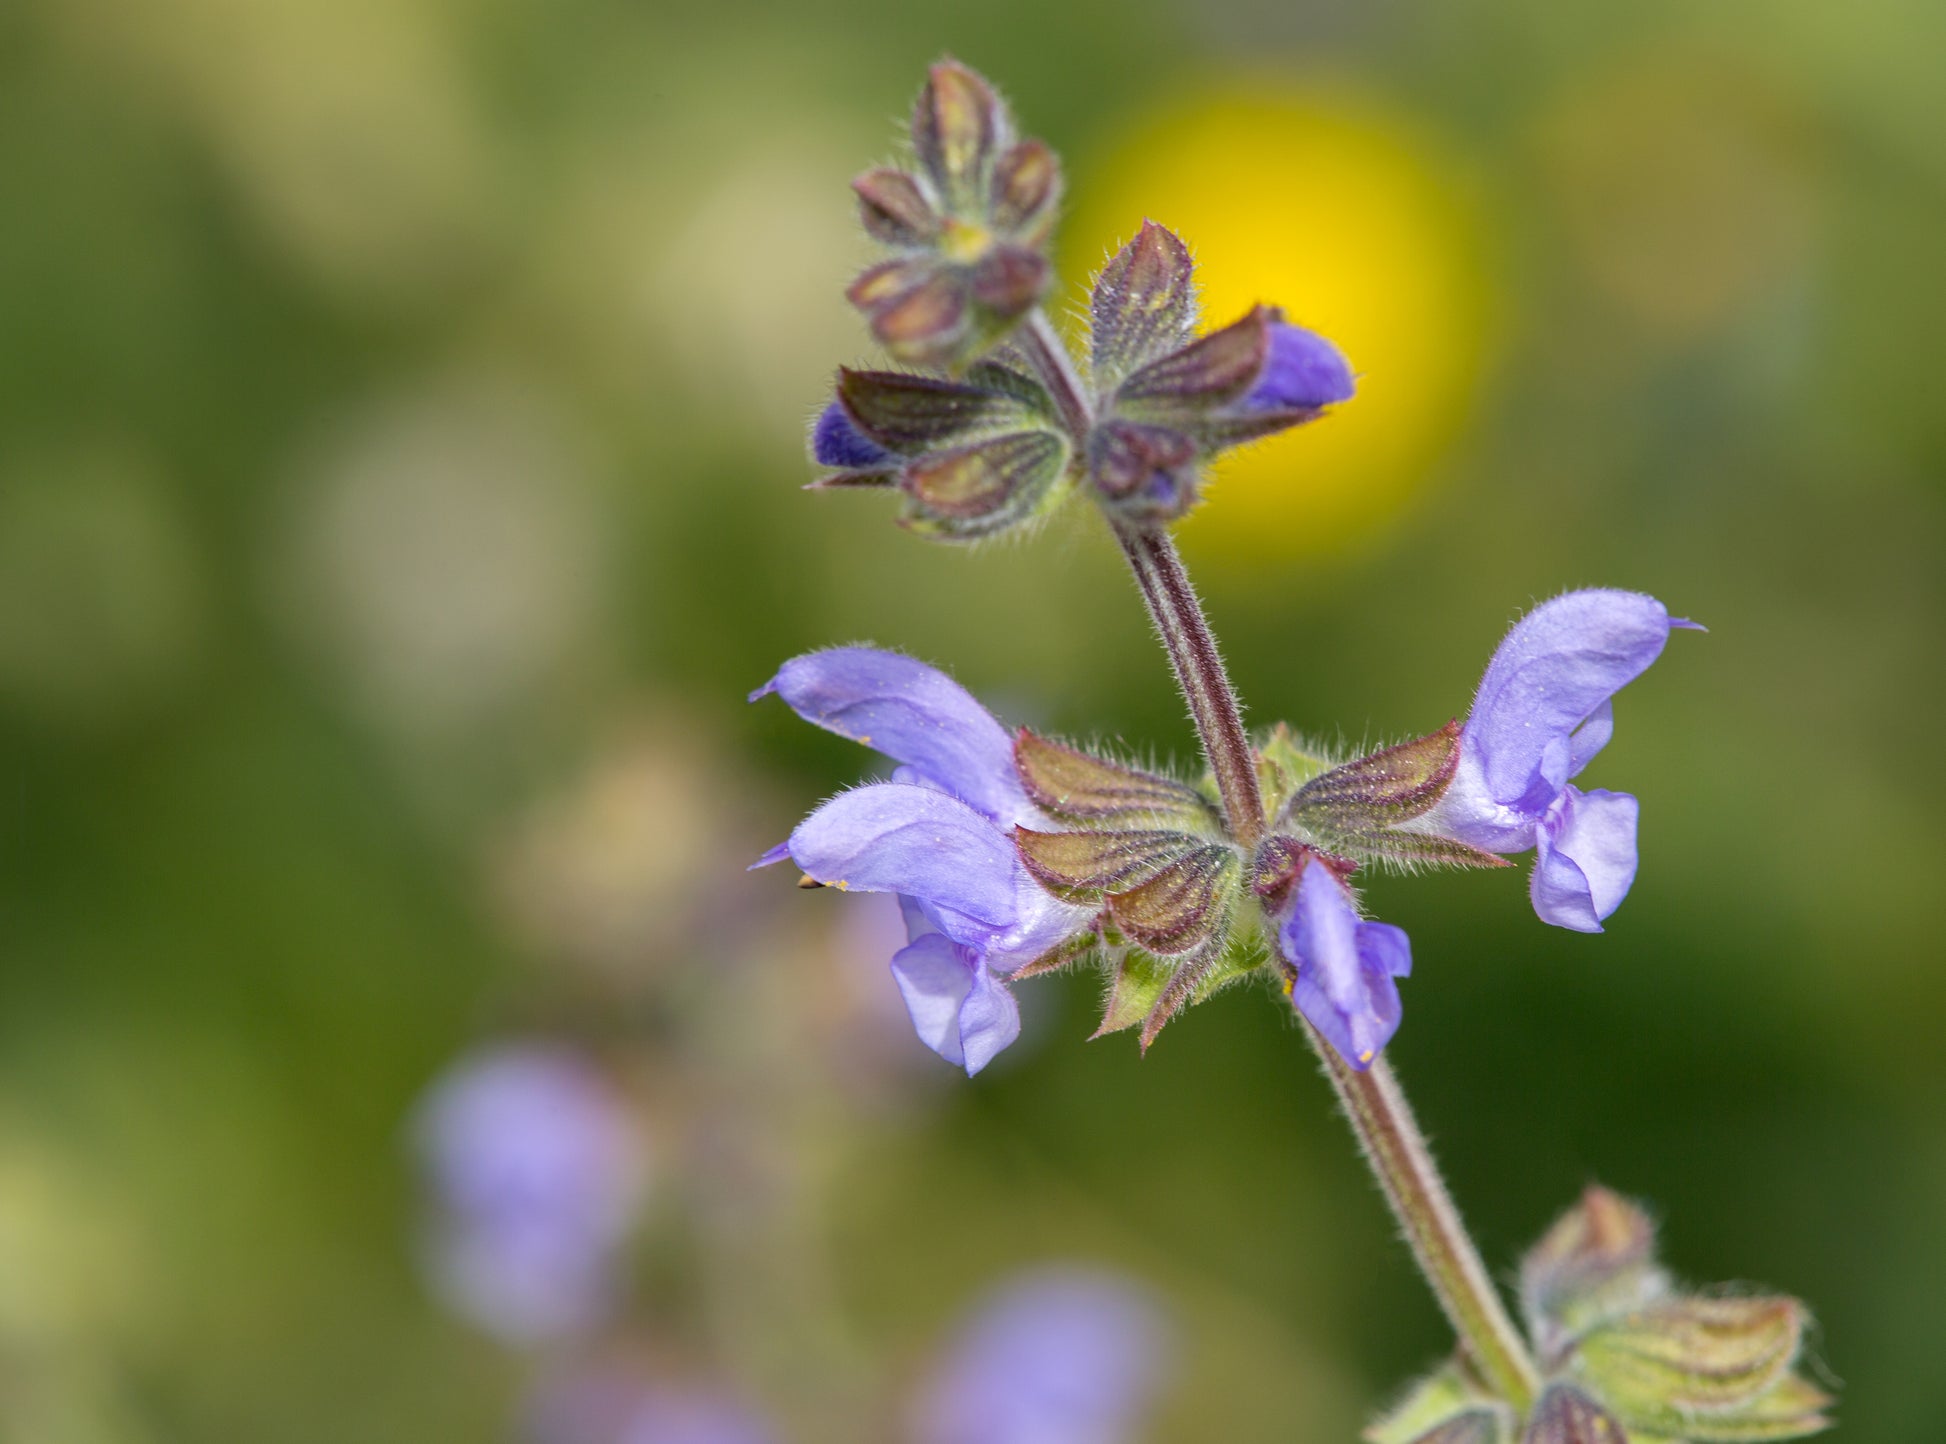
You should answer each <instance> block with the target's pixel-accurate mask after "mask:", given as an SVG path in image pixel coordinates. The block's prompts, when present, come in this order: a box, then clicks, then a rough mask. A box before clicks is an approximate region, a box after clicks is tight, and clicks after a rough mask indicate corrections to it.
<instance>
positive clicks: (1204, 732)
mask: <svg viewBox="0 0 1946 1444" xmlns="http://www.w3.org/2000/svg"><path fill="white" fill-rule="evenodd" d="M1115 538H1116V540H1117V541H1119V542H1120V543H1121V544H1122V552H1123V554H1124V555H1125V556H1127V557H1128V564H1129V566H1130V567H1131V568H1132V569H1133V570H1134V572H1135V580H1136V583H1137V585H1139V586H1140V587H1141V588H1142V600H1143V601H1145V602H1147V603H1148V604H1149V615H1150V616H1151V617H1152V618H1154V619H1155V629H1156V631H1157V632H1158V633H1159V634H1161V637H1162V645H1163V646H1164V648H1166V649H1167V651H1168V653H1169V661H1170V664H1171V665H1172V666H1174V667H1175V669H1176V682H1177V684H1178V685H1179V686H1180V687H1181V688H1182V695H1183V697H1184V699H1185V700H1186V701H1187V702H1188V703H1189V715H1190V718H1191V720H1192V721H1194V722H1195V724H1196V735H1197V736H1198V737H1200V738H1202V741H1203V755H1204V756H1205V757H1207V758H1208V759H1209V765H1210V770H1211V771H1213V772H1214V773H1215V774H1216V790H1217V792H1218V794H1219V795H1220V796H1221V797H1222V799H1223V817H1224V821H1225V822H1227V823H1228V824H1229V828H1230V836H1232V837H1234V838H1235V839H1236V840H1237V841H1238V842H1239V843H1241V844H1242V845H1243V846H1244V847H1245V848H1253V847H1255V846H1256V845H1257V843H1258V842H1259V841H1260V840H1261V839H1262V838H1263V835H1264V823H1265V819H1264V800H1263V792H1262V790H1261V788H1260V787H1259V786H1258V783H1257V757H1256V754H1255V753H1254V752H1253V751H1251V748H1250V739H1249V737H1248V736H1247V735H1246V734H1245V732H1244V730H1243V711H1242V709H1241V708H1240V707H1239V706H1238V705H1237V698H1236V693H1235V692H1233V691H1231V690H1230V678H1229V674H1228V673H1226V672H1225V671H1224V670H1223V658H1222V656H1221V654H1219V653H1218V652H1217V650H1216V638H1215V637H1214V636H1212V635H1211V633H1210V629H1209V622H1208V621H1207V620H1205V618H1204V616H1203V607H1202V603H1200V602H1198V601H1197V600H1196V589H1195V588H1194V587H1192V586H1190V584H1189V573H1188V572H1186V571H1184V570H1183V565H1182V558H1181V557H1180V556H1178V555H1177V554H1176V544H1175V543H1174V542H1173V541H1171V540H1170V539H1169V533H1168V532H1166V531H1164V530H1162V529H1161V528H1159V527H1158V528H1156V529H1155V530H1152V531H1136V530H1134V529H1132V528H1126V529H1125V528H1122V527H1117V528H1116V529H1115Z"/></svg>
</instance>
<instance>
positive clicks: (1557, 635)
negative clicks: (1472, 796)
mask: <svg viewBox="0 0 1946 1444" xmlns="http://www.w3.org/2000/svg"><path fill="white" fill-rule="evenodd" d="M1668 640H1669V613H1668V611H1667V610H1666V609H1665V608H1664V607H1663V605H1662V603H1661V602H1659V601H1657V600H1656V599H1655V598H1654V597H1651V596H1645V595H1643V594H1642V593H1640V592H1621V591H1603V590H1589V591H1580V592H1569V593H1567V594H1566V595H1565V596H1559V597H1556V598H1554V599H1553V600H1552V601H1549V602H1544V603H1542V604H1541V605H1540V606H1538V607H1536V608H1535V609H1534V610H1533V611H1531V612H1529V613H1528V614H1527V615H1526V616H1525V617H1523V618H1521V620H1520V621H1519V622H1517V623H1515V625H1514V628H1513V630H1512V631H1511V632H1509V633H1508V634H1507V638H1506V640H1505V641H1503V642H1502V643H1501V644H1500V647H1499V650H1498V651H1496V652H1495V653H1494V654H1493V661H1492V662H1491V663H1490V664H1489V665H1488V666H1487V671H1486V676H1485V677H1484V678H1483V679H1482V681H1481V682H1480V690H1479V694H1478V695H1477V696H1476V697H1475V699H1474V702H1473V711H1472V714H1471V715H1470V716H1469V717H1468V718H1467V721H1466V730H1465V732H1464V734H1463V737H1462V763H1461V767H1462V771H1464V770H1465V769H1466V762H1467V760H1468V759H1467V757H1466V755H1465V754H1468V753H1470V754H1471V760H1472V761H1474V762H1475V764H1476V765H1477V767H1478V769H1479V778H1480V781H1481V782H1483V783H1484V786H1485V790H1486V795H1487V796H1488V797H1489V798H1491V799H1492V801H1494V802H1496V803H1500V804H1503V805H1506V806H1509V807H1512V808H1515V809H1517V810H1523V811H1527V812H1530V813H1532V814H1535V815H1538V814H1539V813H1541V812H1543V811H1545V810H1546V808H1547V806H1548V805H1549V804H1550V803H1551V802H1552V801H1553V800H1554V798H1555V796H1556V794H1557V793H1558V792H1559V790H1560V787H1561V784H1563V783H1565V782H1566V781H1567V777H1566V776H1561V777H1550V776H1547V775H1545V774H1546V773H1547V772H1551V771H1553V770H1555V767H1558V766H1560V765H1561V764H1563V763H1568V762H1569V761H1570V759H1569V757H1568V756H1567V755H1566V754H1564V753H1561V752H1560V751H1558V750H1555V753H1554V755H1555V757H1558V758H1559V762H1558V763H1556V764H1555V767H1546V768H1544V765H1543V764H1544V763H1547V762H1550V761H1552V760H1553V759H1552V758H1550V756H1549V754H1550V751H1551V750H1553V749H1552V744H1555V743H1556V742H1558V741H1560V740H1561V739H1564V738H1567V737H1569V736H1571V735H1572V734H1573V733H1574V731H1575V729H1576V728H1578V727H1580V726H1581V725H1582V723H1584V722H1586V721H1588V720H1589V719H1590V718H1591V717H1592V716H1593V714H1594V713H1595V711H1596V709H1598V708H1599V707H1600V706H1601V704H1602V703H1603V702H1606V701H1607V700H1608V699H1609V698H1610V697H1612V696H1613V695H1614V694H1615V693H1616V692H1617V691H1619V690H1620V689H1621V688H1622V687H1624V686H1626V685H1627V684H1628V683H1630V682H1632V681H1634V680H1635V679H1636V678H1637V677H1639V676H1641V675H1642V673H1643V671H1645V670H1646V669H1647V668H1648V666H1649V664H1650V663H1651V662H1653V661H1655V659H1656V658H1657V657H1658V656H1660V655H1661V653H1662V648H1663V644H1664V643H1666V642H1667V641H1668ZM1599 730H1600V729H1599V728H1598V729H1597V733H1596V735H1597V736H1599ZM1591 740H1592V739H1591ZM1603 740H1605V739H1603ZM1586 755H1587V756H1592V755H1593V753H1592V750H1591V751H1589V752H1588V753H1587V754H1586ZM1584 760H1585V757H1584Z"/></svg>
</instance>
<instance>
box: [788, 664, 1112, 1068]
mask: <svg viewBox="0 0 1946 1444" xmlns="http://www.w3.org/2000/svg"><path fill="white" fill-rule="evenodd" d="M773 692H774V693H776V694H777V695H778V696H780V697H782V698H783V699H784V701H785V702H786V703H788V704H789V705H790V707H791V709H792V710H793V711H795V712H796V713H797V714H798V716H800V717H802V718H804V719H805V720H806V721H808V722H815V723H816V724H817V725H818V726H820V727H824V728H826V729H828V730H829V731H832V732H836V733H837V734H838V735H839V736H841V737H849V738H851V739H852V740H853V741H856V742H861V743H863V744H865V745H866V746H868V747H873V748H876V749H877V750H878V751H880V752H882V753H884V754H885V755H886V756H888V757H890V758H892V759H893V760H894V761H896V762H898V763H900V764H902V765H901V766H900V767H899V768H898V770H897V771H895V772H894V773H893V774H892V781H890V782H882V783H874V784H872V785H870V786H866V787H859V788H855V789H853V790H852V791H850V792H845V793H841V794H839V795H838V796H837V797H835V798H833V799H832V800H831V801H829V802H827V803H826V804H825V805H824V806H822V807H820V808H819V809H818V810H817V811H816V812H814V813H812V814H811V815H810V816H809V817H807V818H806V819H805V820H804V821H803V822H802V823H800V824H799V825H798V828H797V830H796V831H795V832H793V833H792V834H791V838H790V841H789V842H788V843H787V844H785V845H784V846H782V847H778V848H773V849H772V850H771V851H770V852H768V853H766V854H765V855H764V856H763V858H762V859H761V860H760V863H759V865H762V864H764V863H771V862H781V861H782V860H783V859H784V858H785V857H787V856H788V857H790V858H792V859H793V860H794V861H795V862H796V863H797V865H798V866H799V867H801V868H803V869H804V871H805V872H806V873H808V874H810V876H811V877H812V878H814V879H816V880H817V881H818V882H821V883H825V884H827V885H829V886H832V887H837V888H840V889H844V890H848V891H849V890H856V891H860V892H891V893H897V894H899V896H900V897H901V899H902V900H904V901H905V902H906V904H907V906H906V918H907V925H908V934H907V936H908V943H907V946H906V947H904V948H902V949H900V950H899V952H898V953H896V954H895V955H894V956H893V958H892V974H893V976H894V977H895V978H896V979H897V981H898V984H899V990H900V992H901V993H903V994H904V996H905V1002H906V1010H907V1012H908V1013H909V1014H910V1015H911V1018H912V1025H913V1028H914V1029H915V1030H916V1031H917V1033H918V1034H919V1038H920V1040H921V1041H922V1042H924V1043H925V1045H926V1046H927V1047H929V1048H931V1049H932V1050H933V1051H934V1052H935V1053H937V1054H939V1056H940V1057H942V1058H944V1059H946V1060H947V1061H948V1062H950V1063H957V1064H959V1065H960V1066H962V1067H964V1068H965V1069H966V1071H967V1073H968V1074H969V1075H970V1074H974V1073H977V1072H979V1071H980V1070H981V1069H982V1068H984V1067H985V1066H986V1065H987V1064H988V1063H990V1062H992V1061H993V1058H994V1056H995V1055H996V1054H998V1053H999V1052H1000V1050H1001V1049H1003V1048H1005V1047H1006V1046H1007V1045H1008V1044H1009V1043H1011V1042H1013V1040H1014V1039H1015V1038H1016V1037H1018V1036H1019V1034H1020V1009H1019V1006H1018V1005H1017V1004H1016V1003H1015V1001H1014V997H1013V994H1012V993H1011V992H1009V991H1008V989H1007V986H1006V981H1005V980H1006V978H1007V976H1008V975H1009V974H1010V973H1012V972H1013V971H1015V970H1016V969H1017V968H1019V967H1021V966H1022V965H1024V964H1026V963H1029V962H1032V961H1033V960H1034V959H1036V958H1038V957H1040V956H1042V955H1043V954H1045V953H1047V952H1048V951H1050V950H1051V949H1053V948H1055V947H1057V946H1059V945H1060V944H1061V943H1063V942H1066V941H1067V940H1068V939H1069V938H1071V937H1073V936H1074V935H1075V934H1076V933H1078V932H1080V931H1082V930H1083V929H1085V928H1087V927H1089V926H1091V925H1092V921H1093V914H1092V913H1091V912H1089V911H1088V910H1087V909H1085V908H1080V907H1075V906H1073V905H1071V904H1069V903H1065V902H1062V901H1060V900H1059V899H1057V898H1055V897H1054V895H1053V894H1052V893H1050V892H1048V891H1047V890H1046V889H1045V888H1043V887H1041V885H1040V884H1039V883H1037V882H1035V881H1034V879H1033V877H1032V876H1031V875H1030V874H1029V873H1028V871H1027V869H1026V867H1025V866H1024V865H1023V864H1022V863H1021V861H1020V858H1019V856H1018V854H1017V853H1016V851H1015V849H1014V843H1013V829H1014V827H1015V826H1016V825H1018V824H1023V823H1024V824H1027V825H1029V826H1045V825H1046V819H1045V818H1043V817H1042V815H1041V814H1040V812H1039V811H1038V810H1037V809H1036V808H1035V807H1034V806H1033V805H1032V804H1031V803H1029V802H1028V800H1027V794H1026V792H1025V791H1024V790H1023V789H1022V787H1021V783H1020V777H1019V775H1018V773H1017V772H1016V771H1015V769H1014V756H1013V738H1012V736H1011V735H1010V734H1009V733H1008V732H1007V730H1006V728H1004V727H1002V726H1001V725H1000V724H999V723H998V722H997V721H995V720H994V718H993V714H992V713H990V712H988V711H987V710H986V708H984V707H982V706H981V705H980V704H979V703H978V702H976V701H975V700H974V699H973V697H972V695H971V694H970V693H968V692H967V691H966V689H965V688H963V687H961V686H960V685H959V684H958V683H957V682H955V681H953V680H952V679H951V678H950V677H948V676H946V675H945V673H943V672H940V671H938V670H936V669H935V668H932V667H928V666H926V665H925V664H924V663H922V662H915V661H913V660H912V659H911V658H910V657H901V656H899V655H898V654H897V653H894V652H881V651H876V650H873V649H871V648H866V647H837V648H833V649H831V650H830V651H824V652H811V653H807V654H806V655H804V656H802V657H795V658H792V659H791V660H790V661H789V662H786V663H785V664H784V666H783V667H782V669H781V670H779V672H778V673H777V675H776V676H775V677H773V678H772V679H771V680H770V681H769V682H766V683H765V684H764V685H763V686H762V687H759V688H758V689H757V690H756V691H755V692H753V693H751V694H750V700H751V701H753V702H754V701H756V700H758V699H759V698H761V697H766V696H769V695H770V694H771V693H773Z"/></svg>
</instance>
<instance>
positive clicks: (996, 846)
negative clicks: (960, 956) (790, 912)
mask: <svg viewBox="0 0 1946 1444" xmlns="http://www.w3.org/2000/svg"><path fill="white" fill-rule="evenodd" d="M791 857H792V858H793V859H795V860H796V862H797V865H798V866H799V867H801V868H803V869H804V870H805V871H806V872H807V873H809V874H810V875H811V876H812V877H814V878H816V879H817V880H818V881H819V882H821V883H824V884H826V885H827V886H830V887H837V888H841V889H856V890H857V891H859V892H895V893H904V894H906V895H907V896H909V897H912V898H915V899H917V900H918V901H919V902H920V903H922V904H925V905H926V906H927V914H928V916H929V917H931V918H932V919H933V921H934V923H935V925H937V926H939V927H940V928H941V929H943V930H944V931H946V932H947V933H949V934H955V935H957V936H959V937H960V939H961V940H963V941H967V942H972V943H981V942H984V941H986V940H987V939H988V938H989V937H991V936H992V935H993V934H994V933H996V932H999V931H1003V930H1005V929H1008V928H1011V927H1012V926H1013V925H1014V924H1015V922H1016V921H1017V920H1018V911H1019V909H1018V905H1017V903H1016V901H1015V893H1016V889H1017V887H1018V885H1019V882H1020V879H1021V876H1022V874H1024V872H1025V869H1024V868H1022V867H1021V866H1020V863H1019V860H1018V859H1017V858H1016V856H1015V854H1014V849H1013V844H1012V842H1011V840H1010V839H1009V838H1008V836H1007V835H1006V834H1005V833H1003V832H1002V831H1000V829H999V828H997V827H995V826H994V825H993V824H992V823H991V822H990V821H988V820H987V819H986V818H985V817H982V816H981V815H980V814H979V813H977V812H975V811H974V810H973V809H972V808H971V807H969V806H968V805H967V804H966V803H964V802H962V801H960V800H959V799H958V798H956V797H952V796H949V795H948V794H946V793H944V792H939V791H936V790H935V789H933V788H930V787H913V786H910V785H908V784H904V783H898V782H879V783H873V784H872V785H870V786H868V787H859V788H854V789H853V790H852V791H850V792H842V793H840V794H839V795H838V796H836V797H834V798H832V799H831V801H829V802H827V803H825V804H824V806H822V807H820V808H819V809H818V810H817V811H816V812H814V813H812V814H811V815H810V816H809V817H807V818H805V819H804V821H803V822H801V823H799V824H798V825H797V830H796V831H795V832H793V833H792V834H791Z"/></svg>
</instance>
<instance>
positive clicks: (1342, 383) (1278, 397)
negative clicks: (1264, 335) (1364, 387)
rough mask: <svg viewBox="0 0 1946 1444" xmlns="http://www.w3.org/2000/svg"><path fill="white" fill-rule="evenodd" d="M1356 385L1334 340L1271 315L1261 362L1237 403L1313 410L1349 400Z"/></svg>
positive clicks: (1251, 408) (1249, 408)
mask: <svg viewBox="0 0 1946 1444" xmlns="http://www.w3.org/2000/svg"><path fill="white" fill-rule="evenodd" d="M1356 389H1357V388H1356V385H1355V383H1354V381H1353V379H1352V374H1351V364H1350V363H1349V362H1347V361H1346V360H1345V358H1344V353H1343V352H1341V351H1340V350H1339V349H1338V348H1337V347H1336V346H1334V345H1332V344H1331V343H1330V342H1329V341H1327V340H1325V339H1324V337H1322V336H1320V335H1318V334H1317V332H1315V331H1307V330H1305V329H1304V328H1303V327H1302V326H1293V325H1291V324H1290V322H1288V321H1272V322H1271V323H1270V349H1269V352H1268V354H1267V355H1266V356H1265V358H1264V368H1263V370H1262V371H1261V372H1259V373H1258V375H1257V384H1256V385H1254V386H1252V387H1251V388H1250V391H1249V394H1248V395H1246V396H1245V397H1244V398H1243V400H1242V401H1241V402H1240V403H1239V405H1240V406H1241V407H1242V409H1243V410H1245V411H1316V410H1319V409H1321V408H1323V407H1326V406H1333V405H1336V404H1337V403H1338V402H1340V401H1349V400H1351V397H1352V392H1353V391H1354V390H1356Z"/></svg>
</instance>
